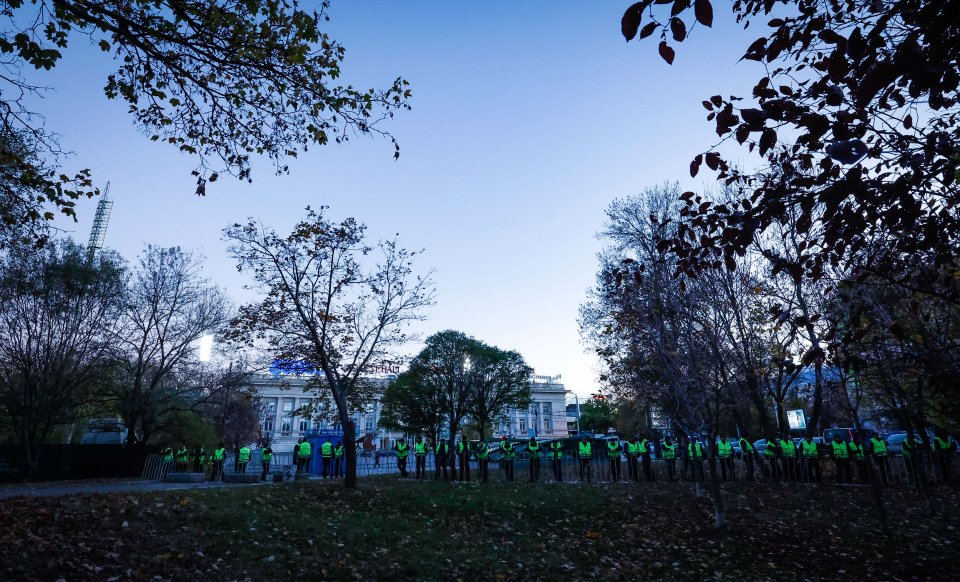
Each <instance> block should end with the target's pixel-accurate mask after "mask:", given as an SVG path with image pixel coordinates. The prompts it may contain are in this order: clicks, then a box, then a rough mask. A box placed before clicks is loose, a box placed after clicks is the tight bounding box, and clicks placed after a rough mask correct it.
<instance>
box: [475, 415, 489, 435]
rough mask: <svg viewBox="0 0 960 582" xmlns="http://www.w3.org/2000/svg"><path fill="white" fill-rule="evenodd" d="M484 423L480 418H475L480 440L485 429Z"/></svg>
mask: <svg viewBox="0 0 960 582" xmlns="http://www.w3.org/2000/svg"><path fill="white" fill-rule="evenodd" d="M486 424H487V423H486V422H484V421H483V419H482V418H477V428H478V430H479V431H480V440H483V433H484V431H485V429H486Z"/></svg>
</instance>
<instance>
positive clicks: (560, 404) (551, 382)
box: [494, 374, 570, 438]
mask: <svg viewBox="0 0 960 582" xmlns="http://www.w3.org/2000/svg"><path fill="white" fill-rule="evenodd" d="M566 392H567V390H566V387H565V386H564V385H563V382H561V381H560V375H559V374H558V375H556V376H533V377H532V378H531V382H530V397H531V400H532V402H531V404H530V406H528V407H527V408H524V409H512V410H509V411H507V414H506V417H505V418H504V420H503V421H502V422H501V423H500V426H499V427H498V430H497V433H496V434H494V436H495V437H499V436H501V435H507V436H512V437H515V438H526V437H531V436H536V437H537V438H564V437H567V436H569V435H570V432H569V431H568V429H567V406H566Z"/></svg>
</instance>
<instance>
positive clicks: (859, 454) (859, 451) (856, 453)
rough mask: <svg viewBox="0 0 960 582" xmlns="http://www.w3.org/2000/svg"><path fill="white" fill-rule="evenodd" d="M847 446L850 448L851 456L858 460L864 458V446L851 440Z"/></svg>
mask: <svg viewBox="0 0 960 582" xmlns="http://www.w3.org/2000/svg"><path fill="white" fill-rule="evenodd" d="M847 448H848V449H849V450H850V456H851V457H853V458H854V459H856V460H858V461H862V460H863V446H862V445H858V444H857V443H854V442H851V443H847Z"/></svg>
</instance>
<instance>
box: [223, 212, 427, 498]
mask: <svg viewBox="0 0 960 582" xmlns="http://www.w3.org/2000/svg"><path fill="white" fill-rule="evenodd" d="M325 210H326V208H325V207H323V208H321V209H320V210H319V211H314V210H311V209H309V208H308V209H307V217H306V218H305V219H304V220H302V221H301V222H299V223H298V224H297V225H296V226H294V228H293V231H292V232H291V233H290V234H289V235H288V236H286V237H281V236H279V235H277V234H276V232H274V231H273V230H272V229H270V228H267V227H265V226H263V225H262V224H260V223H258V222H255V221H253V220H251V221H249V222H248V223H247V224H243V225H241V224H235V225H233V226H231V227H229V228H227V229H226V230H225V231H224V236H225V238H226V239H227V240H228V241H229V242H230V252H231V254H232V255H233V257H234V258H235V259H236V261H237V266H238V268H239V269H240V270H241V271H248V272H250V273H251V275H252V276H253V278H254V280H255V281H256V282H257V284H258V286H259V288H260V289H261V290H262V292H263V299H261V300H260V301H259V302H257V303H253V304H250V305H245V306H243V307H242V308H241V309H240V314H239V316H238V317H236V318H235V319H234V320H233V324H232V330H231V337H232V338H233V339H235V340H237V341H242V342H245V343H247V344H257V343H265V344H266V346H267V348H268V349H269V351H270V352H271V353H272V354H273V355H274V356H276V357H279V358H284V359H293V360H303V361H305V362H306V363H309V364H310V365H313V366H315V367H316V368H317V369H318V370H320V371H322V376H318V379H317V383H316V385H317V386H318V388H319V387H320V386H322V387H324V388H326V389H327V390H329V394H330V395H331V396H332V397H333V400H334V402H335V404H336V407H337V414H338V416H339V420H340V424H341V426H342V427H343V432H344V439H345V440H346V441H347V442H354V441H355V440H356V427H355V426H354V423H353V420H352V415H351V406H350V405H351V399H352V398H353V396H354V395H355V394H356V392H357V391H358V390H359V389H362V387H363V386H364V385H365V380H364V374H365V373H366V372H368V369H369V368H370V367H371V366H373V365H376V364H378V363H380V361H381V360H385V359H388V357H389V355H390V350H391V349H393V348H396V347H397V346H399V345H402V344H403V343H405V342H406V341H407V340H408V337H407V335H406V333H405V329H406V327H407V325H408V324H409V323H411V322H413V321H418V320H421V319H423V316H424V310H425V308H426V307H428V306H429V305H431V304H432V303H433V283H432V281H431V280H430V276H429V275H427V276H424V277H420V276H417V275H415V274H414V270H413V263H414V259H415V257H416V256H417V254H418V253H416V252H411V251H408V250H405V249H403V248H400V247H399V246H397V243H396V241H395V240H390V241H383V242H380V243H379V244H377V245H375V246H371V245H368V244H366V243H365V242H364V231H365V228H366V227H365V226H363V225H362V224H359V223H357V221H356V220H354V219H352V218H348V219H346V220H344V221H342V222H340V223H335V222H332V221H331V220H329V219H328V218H327V217H326V216H325V215H324V211H325ZM346 460H347V463H346V465H347V466H346V481H345V483H346V486H347V487H356V484H357V472H356V463H357V459H356V450H355V449H354V447H347V449H346Z"/></svg>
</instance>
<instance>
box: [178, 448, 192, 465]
mask: <svg viewBox="0 0 960 582" xmlns="http://www.w3.org/2000/svg"><path fill="white" fill-rule="evenodd" d="M188 455H189V453H188V452H187V447H180V448H179V449H177V462H178V463H186V462H187V456H188Z"/></svg>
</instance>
